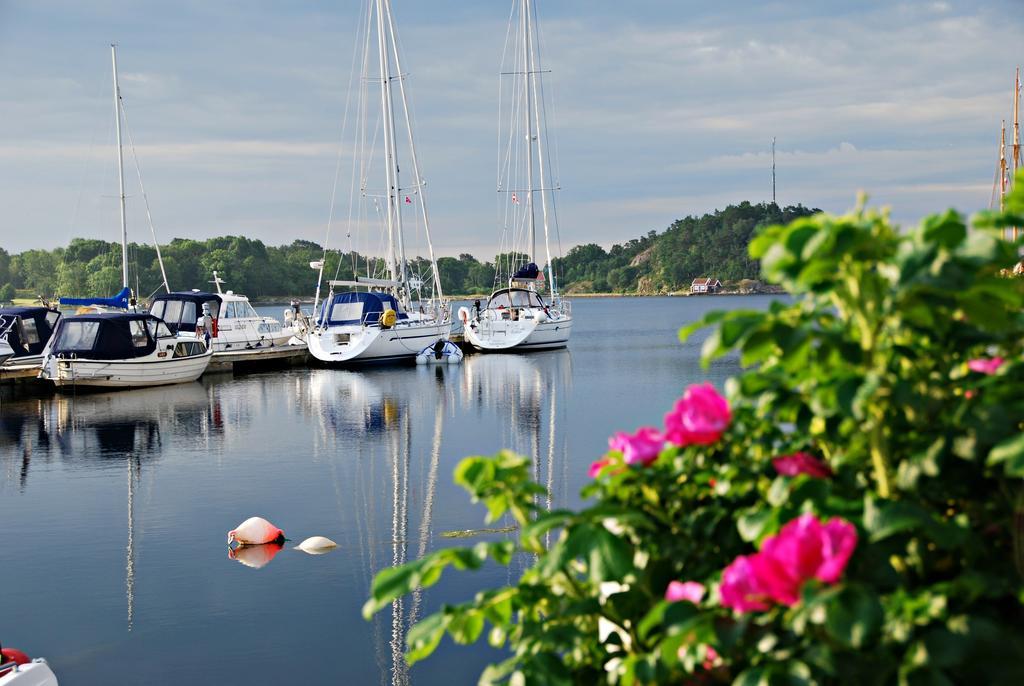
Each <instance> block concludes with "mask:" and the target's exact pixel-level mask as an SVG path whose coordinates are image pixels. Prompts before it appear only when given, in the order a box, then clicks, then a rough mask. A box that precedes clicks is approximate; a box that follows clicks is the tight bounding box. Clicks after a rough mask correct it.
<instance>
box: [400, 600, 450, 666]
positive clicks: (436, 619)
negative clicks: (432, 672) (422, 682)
mask: <svg viewBox="0 0 1024 686" xmlns="http://www.w3.org/2000/svg"><path fill="white" fill-rule="evenodd" d="M447 625H448V617H447V616H446V615H445V614H444V613H443V612H437V613H435V614H432V615H430V616H429V617H425V618H423V620H421V621H419V622H417V623H416V624H415V625H413V627H412V628H411V629H409V634H408V636H407V637H406V640H405V642H406V645H407V646H408V651H407V652H406V654H405V660H406V662H408V663H409V664H410V665H412V664H414V663H416V662H419V661H420V660H422V659H423V658H425V657H428V656H429V655H430V654H431V653H433V652H434V650H435V649H436V648H437V645H438V644H439V643H440V642H441V637H442V636H444V631H445V628H446V627H447Z"/></svg>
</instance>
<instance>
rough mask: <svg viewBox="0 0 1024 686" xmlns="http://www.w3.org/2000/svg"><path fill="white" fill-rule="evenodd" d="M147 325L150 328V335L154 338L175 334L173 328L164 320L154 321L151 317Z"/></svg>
mask: <svg viewBox="0 0 1024 686" xmlns="http://www.w3.org/2000/svg"><path fill="white" fill-rule="evenodd" d="M146 326H147V327H148V328H149V335H150V336H152V337H153V340H156V339H157V338H165V337H167V336H173V335H174V334H172V333H171V330H170V329H168V328H167V325H166V324H164V323H163V322H158V321H154V320H152V319H149V320H147V321H146Z"/></svg>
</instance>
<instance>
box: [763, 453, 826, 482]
mask: <svg viewBox="0 0 1024 686" xmlns="http://www.w3.org/2000/svg"><path fill="white" fill-rule="evenodd" d="M772 466H774V467H775V471H777V472H778V473H779V474H781V475H782V476H796V475H797V474H806V475H808V476H811V477H814V478H815V479H828V478H829V477H831V476H832V469H831V468H830V467H829V466H828V465H827V464H825V463H824V462H822V461H821V460H819V459H818V458H816V457H814V456H813V455H809V454H807V453H803V452H800V453H793V454H792V455H782V456H780V457H776V458H773V459H772Z"/></svg>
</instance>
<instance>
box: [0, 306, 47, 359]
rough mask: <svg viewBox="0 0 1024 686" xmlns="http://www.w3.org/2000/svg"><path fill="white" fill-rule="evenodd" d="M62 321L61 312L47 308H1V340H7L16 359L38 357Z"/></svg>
mask: <svg viewBox="0 0 1024 686" xmlns="http://www.w3.org/2000/svg"><path fill="white" fill-rule="evenodd" d="M59 319H60V312H57V311H56V310H51V309H49V308H46V307H42V306H39V307H0V339H3V340H6V341H7V343H8V345H10V346H11V348H12V349H13V350H14V356H15V357H24V356H26V355H38V354H39V353H41V352H43V348H45V347H46V342H47V341H49V340H50V336H52V335H53V330H54V328H55V327H56V326H57V321H58V320H59Z"/></svg>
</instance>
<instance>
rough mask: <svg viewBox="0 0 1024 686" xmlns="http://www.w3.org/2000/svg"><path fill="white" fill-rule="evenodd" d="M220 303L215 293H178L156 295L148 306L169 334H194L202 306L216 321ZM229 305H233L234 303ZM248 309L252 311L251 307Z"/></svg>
mask: <svg viewBox="0 0 1024 686" xmlns="http://www.w3.org/2000/svg"><path fill="white" fill-rule="evenodd" d="M221 303H222V298H221V297H220V296H219V295H217V294H216V293H204V292H202V291H178V292H175V293H166V294H164V295H158V296H156V297H155V298H153V301H152V303H151V304H150V306H149V313H150V314H151V315H153V316H154V317H156V318H158V319H162V320H163V321H164V323H165V324H166V325H167V328H168V329H170V330H171V333H178V332H179V331H191V332H195V330H196V321H198V319H199V317H200V316H202V314H203V305H208V306H209V308H210V316H211V317H213V318H214V319H218V318H219V317H221V316H222V313H221ZM231 304H232V305H235V304H236V303H231ZM250 309H252V307H251V306H250ZM231 310H232V314H233V313H234V311H235V308H234V307H232V308H231ZM223 314H226V313H223ZM245 316H249V315H245ZM252 316H254V317H255V316H257V315H256V313H255V312H253V315H252Z"/></svg>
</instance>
